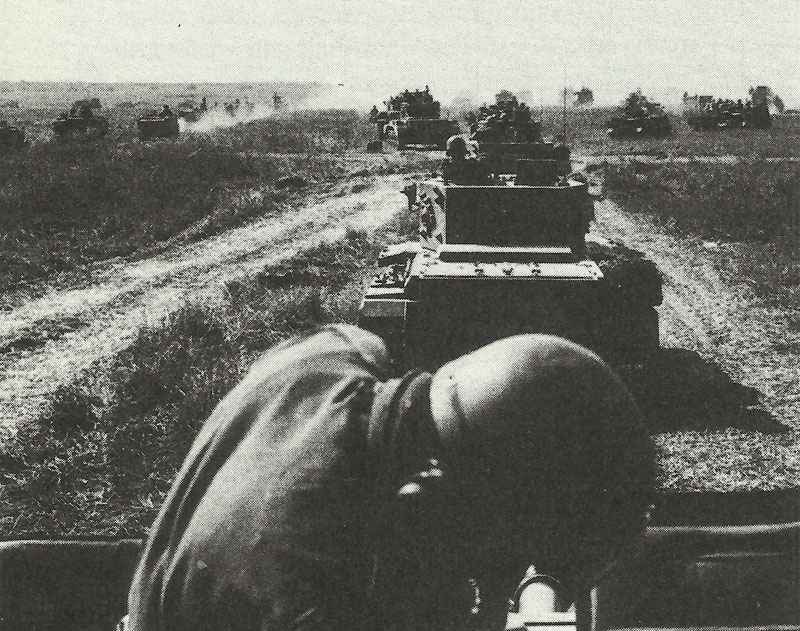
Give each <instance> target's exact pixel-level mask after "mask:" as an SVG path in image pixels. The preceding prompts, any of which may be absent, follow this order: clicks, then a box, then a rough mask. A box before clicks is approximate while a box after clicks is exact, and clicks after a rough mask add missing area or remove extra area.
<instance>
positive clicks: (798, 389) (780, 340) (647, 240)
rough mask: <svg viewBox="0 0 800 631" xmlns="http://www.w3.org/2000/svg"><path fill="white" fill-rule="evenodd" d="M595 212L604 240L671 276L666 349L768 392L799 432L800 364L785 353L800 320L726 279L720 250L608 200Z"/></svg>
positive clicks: (771, 403) (798, 339) (795, 340)
mask: <svg viewBox="0 0 800 631" xmlns="http://www.w3.org/2000/svg"><path fill="white" fill-rule="evenodd" d="M595 210H596V214H597V220H596V229H597V230H598V231H599V232H600V233H601V234H603V235H604V236H606V237H608V238H610V239H613V240H616V241H620V242H622V243H624V244H625V245H627V246H629V247H631V248H635V249H637V250H640V251H642V252H644V253H645V255H647V256H648V257H649V258H651V259H652V260H653V261H654V262H655V263H656V265H657V266H658V268H659V270H660V271H661V273H662V275H663V277H664V288H663V289H664V303H663V305H662V306H661V307H660V309H659V311H660V316H661V344H662V346H668V347H677V348H685V349H689V350H693V351H696V352H697V353H698V354H700V355H701V356H702V357H703V358H704V359H707V360H710V361H713V362H714V363H716V364H717V365H719V366H720V368H722V370H724V371H725V372H726V373H727V374H728V375H729V376H730V377H731V378H732V379H734V380H735V381H737V382H739V383H742V384H743V385H746V386H750V387H753V388H756V389H757V390H758V391H760V392H761V393H763V395H764V403H765V405H766V407H767V409H768V410H769V411H770V412H771V413H772V414H774V415H775V417H776V418H777V419H778V420H779V421H781V422H782V423H784V424H786V425H789V426H791V427H793V428H796V429H800V382H798V379H797V365H798V357H797V354H796V353H792V352H786V351H785V350H783V349H784V348H785V347H786V345H787V343H788V344H790V345H791V344H797V347H798V348H800V331H798V329H797V323H800V313H798V312H797V310H792V309H791V308H781V307H776V306H771V305H770V304H769V303H768V302H767V301H766V300H764V299H762V298H759V297H758V296H756V295H755V294H754V292H753V291H752V289H751V288H750V287H749V286H748V285H746V284H743V283H736V282H735V281H733V280H730V279H728V278H726V277H724V276H723V275H721V274H720V272H719V270H718V266H717V265H716V264H715V254H716V252H715V250H709V249H707V248H706V247H705V244H704V242H703V241H702V240H700V239H691V238H681V237H677V236H673V235H670V234H668V233H667V232H665V231H664V230H663V229H661V228H659V227H658V226H657V225H656V223H655V222H653V221H652V220H651V219H650V218H649V217H647V216H644V215H638V214H633V213H628V212H626V211H624V210H623V209H622V208H620V207H619V206H618V205H617V204H615V203H614V202H613V201H611V200H608V199H606V200H603V201H602V202H599V203H598V204H596V206H595ZM734 255H735V252H734ZM793 323H794V324H793Z"/></svg>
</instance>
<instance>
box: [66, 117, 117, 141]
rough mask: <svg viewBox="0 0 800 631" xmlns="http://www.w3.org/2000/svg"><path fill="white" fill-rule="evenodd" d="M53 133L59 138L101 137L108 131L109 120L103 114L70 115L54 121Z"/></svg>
mask: <svg viewBox="0 0 800 631" xmlns="http://www.w3.org/2000/svg"><path fill="white" fill-rule="evenodd" d="M53 133H54V134H55V135H56V136H58V137H59V138H81V137H87V138H99V137H101V136H105V135H106V134H107V133H108V120H107V119H106V118H104V117H102V116H94V117H91V118H83V117H77V116H70V117H68V118H59V119H56V120H54V121H53Z"/></svg>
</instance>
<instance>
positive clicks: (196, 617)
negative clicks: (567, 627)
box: [129, 325, 654, 631]
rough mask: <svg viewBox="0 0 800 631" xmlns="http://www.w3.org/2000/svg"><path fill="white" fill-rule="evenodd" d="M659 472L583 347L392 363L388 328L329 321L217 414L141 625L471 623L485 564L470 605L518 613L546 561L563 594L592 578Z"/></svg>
mask: <svg viewBox="0 0 800 631" xmlns="http://www.w3.org/2000/svg"><path fill="white" fill-rule="evenodd" d="M653 479H654V473H653V451H652V446H651V443H650V440H649V436H648V434H647V432H646V431H645V430H644V428H643V427H642V425H641V422H640V420H639V414H638V411H637V409H636V406H635V404H634V402H633V400H632V399H631V396H630V395H629V394H628V392H627V391H626V389H625V387H624V386H623V385H622V383H621V382H620V381H619V379H618V378H617V377H616V376H615V375H614V374H613V373H612V371H611V370H610V369H609V368H608V366H606V364H604V363H603V362H602V360H600V359H599V358H598V357H597V356H596V355H594V354H592V353H590V352H589V351H587V350H585V349H583V348H581V347H579V346H577V345H575V344H572V343H570V342H567V341H565V340H562V339H559V338H555V337H552V336H543V335H519V336H515V337H511V338H507V339H503V340H500V341H497V342H494V343H492V344H489V345H488V346H485V347H483V348H481V349H478V350H476V351H474V352H472V353H470V354H468V355H464V356H463V357H460V358H458V359H456V360H454V361H452V362H450V363H448V364H446V365H444V366H443V367H441V368H440V369H439V370H437V371H436V372H435V374H433V375H431V374H430V373H426V372H421V371H416V370H415V371H411V372H409V373H407V374H405V375H404V376H402V377H400V378H391V377H390V363H389V359H388V357H387V354H386V349H385V347H384V345H383V342H382V341H381V340H380V338H378V337H377V336H375V335H373V334H371V333H367V332H365V331H362V330H360V329H358V328H356V327H353V326H347V325H336V326H328V327H323V328H322V329H320V330H318V331H316V332H310V333H307V334H304V335H301V336H299V337H295V338H293V339H290V340H288V341H285V342H283V343H281V344H279V345H278V346H276V347H275V348H273V349H272V350H270V351H268V352H267V353H266V354H265V355H263V356H262V358H261V359H260V360H259V361H258V362H257V363H256V364H255V365H254V366H253V368H252V369H251V371H250V373H249V374H248V375H247V376H246V377H245V378H244V380H243V381H242V382H241V383H240V384H239V385H238V386H237V387H236V388H235V389H234V390H233V391H232V392H231V393H230V394H229V395H228V396H227V397H226V398H225V399H224V400H223V401H222V402H221V403H220V404H219V405H218V406H217V408H216V410H215V411H214V413H213V414H212V416H211V418H210V419H209V420H208V421H207V423H206V424H205V426H204V427H203V428H202V429H201V431H200V433H199V435H198V436H197V438H196V440H195V443H194V445H193V446H192V448H191V450H190V452H189V455H188V456H187V458H186V461H185V462H184V465H183V467H182V469H181V471H180V473H179V474H178V476H177V478H176V480H175V482H174V484H173V487H172V490H171V491H170V493H169V496H168V497H167V499H166V501H165V502H164V505H163V506H162V508H161V512H160V514H159V516H158V518H157V519H156V522H155V523H154V525H153V527H152V529H151V531H150V536H149V540H148V543H147V546H146V548H145V550H144V553H143V556H142V558H141V561H140V565H139V568H138V570H137V572H136V575H135V577H134V581H133V584H132V587H131V591H130V597H129V628H130V629H131V630H133V631H143V630H150V629H159V630H161V629H170V630H171V631H188V630H192V631H206V630H207V631H211V630H214V631H219V630H224V629H230V630H232V629H236V630H254V631H255V630H258V629H314V630H316V631H322V630H331V631H333V630H337V631H339V630H343V629H352V630H354V631H367V630H369V631H373V630H376V629H412V628H413V629H420V630H424V629H436V630H437V631H438V630H440V629H450V628H452V629H463V628H464V624H466V623H467V622H468V619H469V618H470V616H471V610H473V608H474V607H475V606H476V603H475V601H474V600H473V598H472V594H473V590H472V589H470V580H472V581H473V583H474V582H475V581H477V584H478V586H479V588H480V593H481V601H482V604H481V607H480V613H479V614H477V615H472V618H473V619H474V620H476V621H477V622H479V623H481V624H482V625H483V626H482V628H492V627H494V628H502V627H501V626H499V625H502V624H504V621H505V615H506V611H507V599H508V597H509V596H510V595H511V594H512V592H513V590H514V588H515V587H516V585H517V584H518V583H519V580H520V578H521V577H522V576H523V573H524V572H525V569H526V568H527V567H528V566H529V565H530V564H531V563H534V564H535V566H536V568H537V569H538V570H539V572H541V573H542V574H539V575H537V576H541V582H542V585H543V589H546V590H551V591H550V592H549V593H550V594H552V593H554V592H558V593H559V594H560V596H561V597H562V598H565V600H566V601H567V602H569V601H570V600H571V599H572V596H573V595H574V594H575V593H578V591H579V590H583V589H585V588H586V587H587V586H588V585H590V584H591V583H592V581H593V580H595V579H596V577H597V576H598V574H599V573H600V572H601V571H603V570H604V569H605V568H606V566H607V565H608V564H609V563H610V562H612V561H613V560H614V558H615V556H616V555H617V554H618V553H619V551H620V549H621V547H622V546H625V545H626V544H628V543H629V542H631V541H632V540H633V538H634V537H635V536H636V535H637V534H638V533H639V531H640V530H641V528H642V527H643V524H644V522H645V520H646V517H645V516H646V513H647V510H648V506H649V503H650V496H651V492H652V485H653ZM552 577H555V578H556V579H557V580H556V581H554V580H553V578H552ZM543 606H544V605H543ZM551 610H552V609H551ZM475 613H476V612H475V611H474V610H473V611H472V614H475Z"/></svg>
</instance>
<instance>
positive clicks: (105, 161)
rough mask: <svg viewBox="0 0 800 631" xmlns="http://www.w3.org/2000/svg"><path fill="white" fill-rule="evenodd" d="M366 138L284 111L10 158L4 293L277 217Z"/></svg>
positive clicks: (1, 180)
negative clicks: (224, 126)
mask: <svg viewBox="0 0 800 631" xmlns="http://www.w3.org/2000/svg"><path fill="white" fill-rule="evenodd" d="M129 119H130V120H129V121H128V122H129V123H130V124H134V123H135V118H134V117H133V115H130V116H129ZM369 131H371V128H370V126H369V125H368V123H367V122H366V121H365V120H363V118H362V117H360V116H359V115H358V114H356V113H355V112H346V111H322V112H308V113H305V114H289V113H286V114H281V115H278V116H276V117H273V118H269V119H265V120H259V121H254V122H251V123H247V124H240V125H237V126H235V127H233V128H230V129H228V130H220V131H218V132H212V133H210V134H188V135H185V136H182V137H181V139H180V140H179V141H178V142H148V143H139V142H133V141H122V139H123V138H125V135H124V134H123V135H122V136H119V135H116V134H111V136H110V137H108V138H103V139H101V140H97V141H91V142H89V141H84V142H69V143H68V142H46V143H35V144H34V146H32V147H31V148H30V149H29V150H25V151H20V152H15V153H10V154H6V155H2V156H0V289H2V288H8V287H12V286H14V285H17V284H19V283H21V282H24V281H29V280H31V279H34V278H38V277H43V276H48V275H50V274H53V273H55V272H63V271H73V270H75V269H76V268H79V267H81V266H85V265H86V264H88V263H91V262H92V261H97V260H103V259H108V258H111V257H115V256H128V255H131V254H146V253H152V252H153V251H154V247H155V248H157V247H158V246H160V245H163V244H164V243H165V242H167V241H170V240H173V239H175V238H179V239H181V240H183V241H191V240H197V239H200V238H202V237H204V236H209V235H211V234H214V233H217V232H219V231H221V230H224V229H227V228H230V227H233V226H235V225H238V224H241V223H242V222H244V221H247V220H248V219H250V218H252V217H254V216H257V215H263V214H265V213H271V212H277V211H278V209H279V208H280V207H281V206H282V205H285V204H286V203H288V202H289V200H290V199H291V198H292V195H293V193H295V192H296V191H297V190H298V189H306V188H308V187H312V188H313V186H314V185H319V184H321V183H324V182H326V181H331V180H333V179H336V178H339V177H342V176H343V175H345V171H344V170H343V168H342V166H341V165H340V164H338V163H337V162H336V160H335V154H340V153H342V152H344V151H347V150H349V149H352V148H353V147H355V146H359V145H363V143H364V142H365V140H364V138H365V136H366V134H368V133H369Z"/></svg>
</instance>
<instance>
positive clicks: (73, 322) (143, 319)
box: [0, 175, 405, 430]
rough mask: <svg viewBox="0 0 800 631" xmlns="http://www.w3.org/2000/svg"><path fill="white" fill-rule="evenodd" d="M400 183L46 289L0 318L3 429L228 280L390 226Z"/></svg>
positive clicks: (357, 182)
mask: <svg viewBox="0 0 800 631" xmlns="http://www.w3.org/2000/svg"><path fill="white" fill-rule="evenodd" d="M403 180H404V178H403V176H399V175H390V176H363V177H361V178H357V179H352V180H350V182H349V188H350V190H357V191H358V192H356V193H353V192H350V193H349V194H344V195H339V194H337V193H336V192H332V193H330V194H328V195H325V196H322V195H320V196H317V197H316V198H314V199H312V200H310V201H309V203H308V204H307V205H305V206H304V207H301V208H298V209H296V211H289V212H287V213H284V214H283V215H281V216H279V217H269V218H264V219H261V220H259V221H257V222H255V223H252V224H249V225H246V226H244V227H241V228H238V229H234V230H231V231H229V232H226V233H224V234H221V235H219V236H216V237H213V238H210V239H207V240H204V241H202V242H199V243H196V244H192V245H189V246H183V247H177V248H175V249H172V250H169V251H167V252H166V253H164V254H161V255H158V256H155V257H153V258H148V259H145V260H139V261H128V260H114V261H108V262H105V263H102V264H100V265H97V266H96V269H95V270H93V273H92V275H91V277H92V282H91V283H90V284H88V285H85V286H81V287H72V288H54V289H49V290H47V291H45V292H44V294H43V295H41V296H40V297H37V298H35V299H33V300H30V301H26V302H23V303H22V304H21V305H19V306H15V307H8V308H6V309H5V310H3V311H0V429H5V430H12V429H13V427H14V426H15V425H16V424H17V423H18V422H20V421H25V420H27V419H35V418H36V417H37V415H38V414H39V413H40V412H41V411H42V409H43V406H44V405H46V403H47V401H48V397H49V396H50V395H51V394H52V393H53V392H54V391H55V390H56V388H57V387H58V386H59V385H61V384H66V383H69V382H70V381H71V380H72V379H73V378H74V377H75V376H76V375H78V374H79V373H80V372H81V371H83V370H86V369H88V368H89V367H90V366H92V365H94V364H97V363H98V362H102V361H104V360H107V359H110V358H112V357H114V356H115V355H116V354H117V353H119V352H120V350H122V349H123V348H125V347H126V346H127V345H128V344H130V342H131V341H132V340H133V339H134V337H135V335H136V333H137V331H139V330H140V329H141V328H142V327H144V326H146V325H148V324H154V323H157V322H159V321H160V320H161V319H163V318H164V317H165V316H167V315H168V314H170V313H171V312H173V311H175V310H177V309H178V308H180V307H181V306H182V305H183V304H185V303H186V302H187V301H197V302H204V303H211V304H213V302H214V301H215V300H217V299H218V298H219V296H220V295H221V292H222V291H223V290H224V287H225V283H226V282H227V281H229V280H232V279H235V278H237V277H241V276H244V275H247V274H248V273H252V272H253V271H254V270H257V269H260V268H261V267H263V266H264V265H265V264H267V263H272V262H275V261H278V260H280V259H282V258H286V257H289V256H291V255H292V254H293V253H294V252H296V251H297V250H299V249H303V248H307V247H310V246H312V245H314V244H316V243H318V242H320V241H324V240H334V239H336V238H339V237H340V236H342V235H343V234H344V232H345V231H346V229H347V228H348V227H350V226H353V227H357V228H363V229H367V230H370V229H374V228H376V227H378V226H379V225H381V224H383V223H385V222H386V221H387V220H388V219H389V218H390V217H391V216H392V214H394V213H395V212H396V211H397V210H398V209H400V208H402V207H403V205H404V204H405V197H403V195H402V194H401V193H400V192H399V190H400V189H401V188H402V183H403ZM5 298H6V299H7V302H8V303H9V304H13V303H15V302H19V300H18V299H14V298H13V297H8V296H7V297H5Z"/></svg>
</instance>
